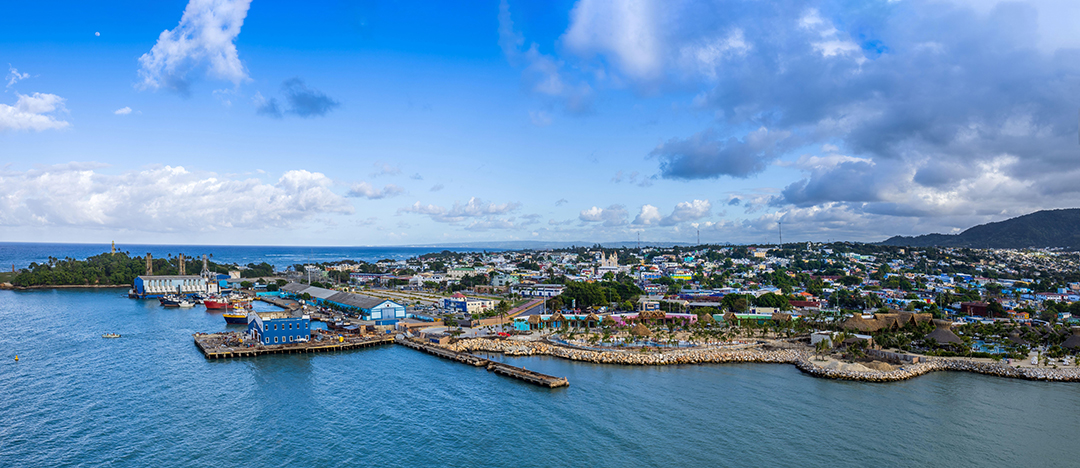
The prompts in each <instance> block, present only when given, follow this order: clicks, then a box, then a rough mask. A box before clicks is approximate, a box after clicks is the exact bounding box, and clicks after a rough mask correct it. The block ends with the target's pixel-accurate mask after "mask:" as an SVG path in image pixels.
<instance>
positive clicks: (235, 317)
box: [221, 310, 248, 325]
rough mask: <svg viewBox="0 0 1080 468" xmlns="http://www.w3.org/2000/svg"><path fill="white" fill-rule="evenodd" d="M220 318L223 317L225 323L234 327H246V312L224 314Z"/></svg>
mask: <svg viewBox="0 0 1080 468" xmlns="http://www.w3.org/2000/svg"><path fill="white" fill-rule="evenodd" d="M221 316H222V317H225V323H231V324H234V325H247V323H248V318H247V317H248V314H247V311H246V310H239V311H234V312H225V313H224V314H221Z"/></svg>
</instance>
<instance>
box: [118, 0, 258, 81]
mask: <svg viewBox="0 0 1080 468" xmlns="http://www.w3.org/2000/svg"><path fill="white" fill-rule="evenodd" d="M250 5H251V0H191V1H190V2H189V3H188V5H187V8H185V9H184V15H183V16H182V17H181V18H180V24H179V25H177V26H176V28H174V29H172V30H165V31H164V32H162V33H161V35H160V36H159V37H158V41H157V44H154V47H153V48H152V49H150V52H148V53H146V54H144V55H143V56H142V57H139V64H140V66H141V68H140V69H139V77H140V78H142V82H141V83H140V85H139V86H140V87H141V88H143V89H147V88H149V89H160V88H165V89H169V90H172V91H177V92H180V93H187V92H188V87H189V86H190V84H191V78H190V77H189V76H188V75H189V74H190V73H192V72H193V71H195V70H196V69H201V68H204V67H205V68H206V73H207V74H208V75H209V76H210V77H212V78H216V79H222V80H228V81H231V82H233V84H236V85H239V84H240V83H241V82H244V81H247V80H248V75H247V71H246V70H245V69H244V65H243V64H242V63H240V57H239V55H238V54H237V51H236V44H234V41H235V40H236V36H237V35H239V34H240V27H241V26H243V24H244V18H245V17H247V12H248V7H249V6H250Z"/></svg>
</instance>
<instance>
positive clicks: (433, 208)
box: [398, 197, 521, 223]
mask: <svg viewBox="0 0 1080 468" xmlns="http://www.w3.org/2000/svg"><path fill="white" fill-rule="evenodd" d="M520 207H521V203H516V202H508V203H503V204H501V205H499V204H495V203H487V202H485V201H483V200H481V199H479V198H476V197H472V198H470V199H469V201H468V202H466V203H461V202H457V201H455V202H454V206H452V207H450V208H445V207H442V206H438V205H422V204H420V202H416V203H414V204H412V205H411V206H407V207H405V208H400V209H398V212H399V213H414V214H421V215H427V216H428V217H430V218H431V220H432V221H435V222H439V223H460V222H462V221H465V220H466V219H469V218H484V217H488V218H491V217H494V216H499V215H505V214H508V213H510V212H513V211H514V210H517V209H518V208H520Z"/></svg>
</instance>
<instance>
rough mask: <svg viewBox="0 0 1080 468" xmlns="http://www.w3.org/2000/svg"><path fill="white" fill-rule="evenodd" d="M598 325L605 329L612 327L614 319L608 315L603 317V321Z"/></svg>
mask: <svg viewBox="0 0 1080 468" xmlns="http://www.w3.org/2000/svg"><path fill="white" fill-rule="evenodd" d="M600 324H601V325H603V326H605V327H610V326H614V325H615V319H613V318H611V316H610V315H605V316H604V319H603V320H601V321H600Z"/></svg>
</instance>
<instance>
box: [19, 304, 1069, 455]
mask: <svg viewBox="0 0 1080 468" xmlns="http://www.w3.org/2000/svg"><path fill="white" fill-rule="evenodd" d="M123 293H124V291H123V290H122V289H116V290H40V291H29V292H15V291H0V321H2V323H3V324H4V327H3V332H2V333H0V396H2V397H0V466H3V467H41V466H133V467H142V466H215V467H217V466H221V467H250V466H285V465H292V466H305V467H307V466H311V467H336V466H401V467H427V466H460V467H480V466H483V467H487V466H495V467H555V466H569V467H578V466H581V467H608V466H610V467H627V466H671V467H712V466H755V467H759V466H798V467H807V466H811V467H816V466H822V467H825V466H828V467H834V466H941V467H946V466H947V467H966V466H971V467H986V466H1039V467H1049V466H1077V462H1076V455H1075V449H1074V448H1075V442H1076V437H1077V434H1078V433H1080V417H1078V416H1077V414H1076V410H1077V408H1080V387H1078V386H1076V385H1075V384H1060V383H1059V384H1053V383H1043V382H1026V381H1016V380H1006V379H1000V378H992V377H985V376H979V375H971V374H964V373H935V374H931V375H927V376H923V377H920V378H917V379H914V380H911V381H907V382H900V383H892V384H865V383H853V382H840V381H832V380H822V379H816V378H812V377H808V376H806V375H804V374H802V373H800V372H799V371H798V370H796V369H795V368H794V367H792V366H790V365H767V364H747V365H701V366H672V367H618V366H610V365H592V364H583V363H576V362H568V361H563V360H559V359H554V358H542V357H538V358H501V359H505V360H507V361H509V362H512V363H514V364H517V365H524V366H525V367H527V368H529V369H534V370H537V371H540V372H544V373H548V374H553V375H558V376H566V377H568V378H569V380H570V387H568V388H564V389H556V390H549V389H542V388H538V387H535V386H532V385H529V384H525V383H522V382H520V381H517V380H513V379H509V378H505V377H500V376H497V375H494V374H492V373H490V372H487V371H486V370H484V369H482V368H474V367H471V366H466V365H462V364H458V363H455V362H450V361H446V360H442V359H439V358H436V357H434V356H430V355H427V354H422V353H419V352H416V351H413V350H410V349H406V348H402V347H397V346H386V347H381V348H372V349H365V350H357V351H352V352H343V353H339V354H314V355H310V354H309V355H286V356H266V357H262V358H255V359H245V360H234V361H215V362H211V361H207V360H206V359H205V358H203V356H202V355H201V354H200V353H199V352H198V351H197V350H196V348H195V346H194V345H193V344H192V339H191V334H192V333H195V332H213V331H220V330H223V329H225V328H226V325H225V324H224V321H223V320H222V318H221V316H220V315H219V314H211V313H207V312H206V311H205V310H202V309H199V308H196V309H187V310H178V309H164V308H161V307H160V306H158V305H157V302H156V301H138V300H132V299H127V298H125V297H123ZM104 332H118V333H121V334H123V338H120V339H112V340H107V339H102V338H101V337H100V335H101V333H104ZM16 353H18V355H19V357H20V361H19V362H15V361H14V357H15V354H16Z"/></svg>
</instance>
